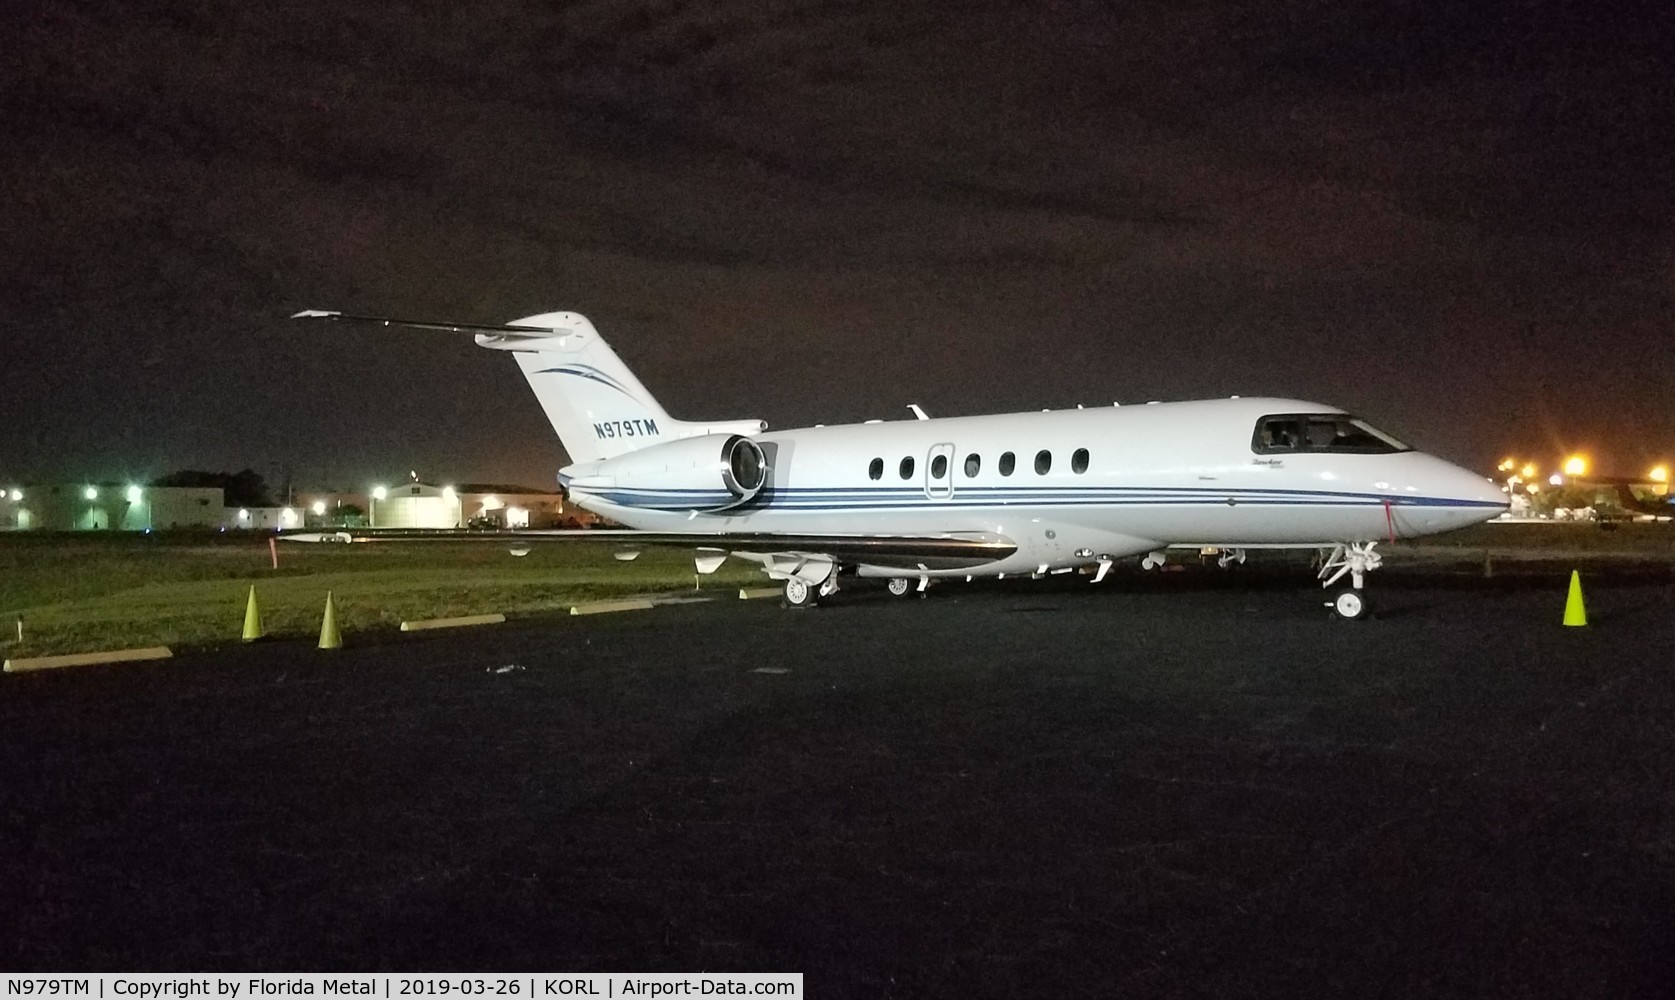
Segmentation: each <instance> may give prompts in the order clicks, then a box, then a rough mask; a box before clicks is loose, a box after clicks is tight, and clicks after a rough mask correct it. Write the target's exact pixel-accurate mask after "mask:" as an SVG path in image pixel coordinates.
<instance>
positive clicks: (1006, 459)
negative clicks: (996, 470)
mask: <svg viewBox="0 0 1675 1000" xmlns="http://www.w3.org/2000/svg"><path fill="white" fill-rule="evenodd" d="M1017 461H1018V460H1017V459H1016V458H1014V457H1013V456H1012V453H1011V452H1009V451H1003V452H1001V453H1000V474H1001V475H1003V476H1010V475H1011V474H1012V467H1013V466H1014V465H1016V464H1017Z"/></svg>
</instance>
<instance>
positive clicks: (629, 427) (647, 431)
mask: <svg viewBox="0 0 1675 1000" xmlns="http://www.w3.org/2000/svg"><path fill="white" fill-rule="evenodd" d="M593 436H594V437H597V438H631V437H656V436H657V421H655V420H606V421H604V422H603V423H597V424H594V425H593Z"/></svg>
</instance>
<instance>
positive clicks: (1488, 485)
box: [1437, 460, 1510, 530]
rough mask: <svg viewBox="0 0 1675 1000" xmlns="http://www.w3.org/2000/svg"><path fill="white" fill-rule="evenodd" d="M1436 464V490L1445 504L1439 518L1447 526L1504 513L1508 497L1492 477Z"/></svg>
mask: <svg viewBox="0 0 1675 1000" xmlns="http://www.w3.org/2000/svg"><path fill="white" fill-rule="evenodd" d="M1437 464H1439V465H1441V466H1443V469H1441V470H1439V471H1440V472H1441V473H1442V474H1441V475H1439V476H1438V477H1437V478H1438V480H1439V482H1438V483H1437V485H1438V487H1439V489H1438V491H1437V492H1438V494H1439V495H1440V496H1441V497H1442V498H1443V499H1444V501H1445V502H1446V503H1447V504H1448V508H1447V510H1446V512H1445V514H1444V517H1443V521H1444V522H1445V523H1446V527H1447V528H1463V527H1465V526H1467V525H1470V524H1477V523H1478V522H1480V521H1488V520H1491V519H1493V518H1496V517H1499V516H1500V515H1502V514H1504V513H1506V511H1507V509H1508V507H1509V506H1510V500H1509V499H1508V497H1507V495H1506V494H1505V493H1502V492H1501V489H1500V487H1499V486H1497V485H1496V484H1495V483H1494V482H1493V481H1492V480H1490V479H1488V478H1486V477H1484V476H1482V475H1479V474H1478V473H1475V472H1473V471H1471V470H1470V469H1463V468H1461V467H1460V466H1458V465H1453V464H1451V463H1447V462H1442V461H1440V460H1439V461H1438V463H1437ZM1438 527H1443V524H1439V525H1438ZM1445 530H1446V529H1445Z"/></svg>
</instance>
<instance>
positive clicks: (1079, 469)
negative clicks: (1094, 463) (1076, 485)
mask: <svg viewBox="0 0 1675 1000" xmlns="http://www.w3.org/2000/svg"><path fill="white" fill-rule="evenodd" d="M1070 471H1071V472H1074V473H1076V475H1078V476H1079V475H1081V474H1082V473H1084V472H1086V471H1088V450H1087V449H1086V448H1077V449H1076V450H1075V451H1074V452H1072V453H1071V455H1070Z"/></svg>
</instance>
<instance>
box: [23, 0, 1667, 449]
mask: <svg viewBox="0 0 1675 1000" xmlns="http://www.w3.org/2000/svg"><path fill="white" fill-rule="evenodd" d="M12 16H13V17H15V21H16V24H17V28H18V30H17V31H16V33H15V34H14V36H13V43H12V46H11V47H12V49H13V50H15V52H16V53H17V56H16V58H9V59H7V60H5V61H4V62H3V63H0V115H3V116H4V118H5V120H6V121H7V122H8V126H9V127H8V130H7V131H8V135H10V136H13V137H14V141H11V142H9V143H8V144H7V145H6V147H5V148H4V149H0V196H3V197H4V199H5V203H6V204H7V205H8V206H9V208H10V211H9V219H8V225H7V226H5V227H0V253H3V254H4V258H5V259H6V260H8V261H15V262H17V263H16V264H15V265H11V266H8V267H6V268H4V269H0V294H3V295H4V296H5V299H6V300H7V304H8V308H7V310H6V317H5V320H4V323H5V325H6V330H5V339H6V345H5V346H6V351H7V356H8V363H7V368H8V371H9V372H12V373H18V372H22V373H26V374H25V375H24V376H23V377H21V378H14V379H13V380H11V381H12V384H13V388H12V389H11V392H10V396H9V397H8V399H7V405H6V409H5V418H4V420H3V421H0V471H3V470H5V469H16V470H21V472H22V473H23V474H26V475H56V474H65V475H68V474H84V473H86V474H96V475H107V474H108V473H107V469H108V468H110V467H113V465H114V464H128V465H133V464H140V465H155V466H157V467H159V470H160V471H162V470H163V468H164V467H169V468H172V467H175V466H186V465H190V466H208V465H222V466H226V467H228V468H239V467H244V466H246V465H252V464H254V465H256V466H258V467H262V468H269V467H273V468H277V467H279V466H288V467H291V468H292V469H293V470H300V472H299V474H303V475H318V476H327V477H330V476H336V477H340V478H344V477H362V476H368V475H372V474H375V473H387V472H388V471H389V470H399V471H405V470H406V469H407V468H412V467H415V466H417V467H420V468H422V469H426V470H435V471H436V472H437V474H454V475H460V476H469V477H473V478H480V479H527V480H531V481H544V480H545V478H546V477H547V476H548V475H550V471H551V466H552V465H553V464H554V463H555V462H556V460H557V448H556V445H555V444H554V443H553V442H552V441H551V439H550V435H549V434H548V433H547V431H546V429H545V427H544V425H543V423H542V421H541V418H540V416H539V413H538V411H537V410H536V408H535V406H534V404H533V403H532V402H531V401H529V400H527V399H525V398H523V394H522V393H521V392H520V389H521V387H520V386H519V385H518V381H517V376H516V375H515V373H514V372H513V370H512V369H511V368H510V366H508V365H506V364H505V359H504V358H501V357H499V356H497V355H493V354H491V353H490V352H483V351H475V350H473V349H471V348H470V347H469V346H468V345H465V344H461V343H458V342H456V341H453V340H449V339H447V338H438V337H424V336H407V337H401V336H395V335H391V336H367V335H365V334H355V335H352V336H346V335H344V334H343V333H342V332H341V331H321V330H317V329H313V328H307V327H303V326H301V325H299V324H288V323H286V322H285V321H284V319H283V317H284V316H286V315H288V314H289V313H290V312H292V311H294V310H296V309H298V308H302V307H305V306H322V307H342V308H348V309H352V310H356V311H363V312H388V313H392V314H404V315H424V316H439V317H452V318H458V319H462V320H479V321H501V320H506V319H509V318H512V317H514V316H518V315H525V314H528V313H533V312H539V311H546V310H550V309H555V308H573V309H577V310H580V311H583V312H586V313H588V314H589V315H591V316H592V317H593V318H594V319H595V321H596V322H597V323H598V324H599V325H600V326H601V328H602V329H604V330H605V331H606V333H607V335H608V336H610V337H611V338H612V340H613V342H614V343H615V344H616V345H617V346H618V347H619V349H620V350H621V352H622V353H623V355H624V356H625V357H627V358H629V359H630V360H631V361H632V362H633V363H635V364H636V365H637V367H639V368H641V369H642V375H643V377H644V379H645V381H646V382H647V383H648V384H649V385H650V386H651V387H652V388H653V389H654V390H656V391H658V392H659V394H660V395H661V396H662V397H664V401H665V402H666V404H667V405H669V407H670V408H671V409H673V410H675V411H676V412H679V413H682V414H683V415H691V416H705V417H731V416H741V415H749V416H761V417H765V418H767V419H769V420H770V421H771V422H772V423H774V424H775V425H779V426H786V425H795V424H799V423H804V422H816V421H823V422H835V421H838V420H844V419H863V418H868V417H873V416H888V415H892V414H894V413H897V412H900V410H899V408H900V406H901V404H903V403H905V402H908V401H917V402H920V403H923V404H925V405H926V406H927V407H929V408H930V409H932V411H933V412H945V413H951V412H976V411H981V410H988V409H996V408H1013V407H1016V408H1039V407H1041V406H1061V405H1073V404H1075V403H1076V402H1088V403H1097V402H1109V401H1110V400H1111V399H1113V398H1115V399H1124V400H1143V399H1152V398H1173V397H1179V396H1190V395H1223V394H1229V393H1234V392H1239V393H1245V394H1253V393H1257V392H1275V393H1284V394H1288V395H1299V396H1303V397H1314V398H1321V399H1324V400H1327V401H1331V402H1336V403H1340V404H1344V405H1350V406H1355V407H1359V408H1362V409H1364V410H1366V411H1368V412H1370V413H1373V414H1374V415H1376V416H1379V417H1381V418H1384V419H1387V420H1389V421H1390V422H1392V423H1395V424H1397V425H1399V426H1400V427H1401V429H1402V430H1403V431H1404V432H1405V433H1407V434H1409V435H1410V436H1412V437H1413V438H1415V439H1417V440H1418V441H1420V442H1421V443H1423V444H1426V445H1429V446H1432V447H1434V448H1436V449H1438V450H1441V451H1444V452H1446V453H1449V454H1451V455H1454V456H1456V457H1459V458H1462V459H1483V458H1486V457H1490V456H1491V455H1492V454H1493V453H1496V452H1499V451H1502V450H1505V449H1507V448H1513V447H1516V448H1520V449H1534V448H1546V447H1553V448H1559V447H1569V446H1574V445H1580V444H1591V445H1593V446H1595V447H1599V448H1610V449H1613V451H1612V454H1613V455H1615V456H1616V457H1617V458H1618V460H1620V461H1621V463H1622V464H1623V465H1624V466H1625V467H1629V468H1631V469H1632V466H1634V465H1635V464H1638V463H1639V462H1640V461H1641V460H1642V458H1644V457H1646V456H1647V455H1650V454H1653V453H1657V452H1662V453H1664V454H1665V455H1666V456H1667V454H1668V453H1669V452H1671V451H1675V418H1672V417H1671V416H1670V415H1669V412H1668V409H1667V407H1666V406H1665V405H1664V404H1663V402H1662V401H1663V399H1664V398H1666V397H1667V394H1668V387H1667V386H1666V385H1663V384H1661V382H1660V379H1661V378H1665V377H1666V376H1664V375H1663V373H1667V372H1668V371H1670V370H1675V338H1672V337H1670V336H1669V330H1668V326H1667V324H1668V316H1669V315H1670V314H1671V310H1670V306H1671V305H1672V302H1671V299H1672V298H1675V296H1672V295H1671V277H1672V276H1675V253H1672V251H1671V237H1672V232H1671V221H1670V220H1671V218H1672V217H1675V215H1672V212H1671V209H1672V208H1675V206H1672V205H1671V204H1670V192H1671V190H1675V185H1672V184H1671V183H1670V182H1671V180H1675V170H1672V169H1671V166H1672V164H1671V161H1670V156H1671V152H1670V151H1671V150H1675V135H1672V134H1671V132H1672V122H1675V94H1672V89H1671V87H1672V85H1671V83H1670V80H1671V79H1672V77H1671V74H1669V73H1668V72H1667V70H1668V68H1669V67H1668V65H1667V63H1668V57H1667V53H1668V52H1670V51H1675V33H1672V32H1671V30H1670V23H1671V17H1670V14H1669V13H1668V12H1667V11H1666V10H1665V9H1663V8H1662V7H1661V6H1659V5H1656V4H1652V3H1629V4H1579V3H1540V2H1533V0H1525V2H1512V0H1507V2H1496V0H1491V2H1486V3H1474V4H1441V3H1413V2H1409V3H1370V2H1368V3H1333V4H1325V3H1319V2H1314V0H1306V2H1305V0H1280V2H1268V3H1262V4H1257V3H1244V4H1241V3H1230V2H1218V0H1204V2H1192V3H1184V4H1183V3H1161V2H1160V3H1136V4H1124V5H1111V4H1106V3H1096V2H1093V0H1086V2H1080V0H1061V2H1058V3H1048V4H1039V5H1015V4H1005V3H1000V2H998V0H995V2H978V3H971V4H961V5H958V9H957V10H956V9H955V8H954V7H949V6H947V5H941V4H932V3H906V4H903V3H895V2H890V3H886V2H882V0H830V2H806V3H796V2H787V0H779V2H760V3H721V2H717V0H709V2H703V0H664V2H606V0H592V2H581V3H570V4H559V5H551V4H536V3H532V2H522V0H489V2H486V3H481V4H471V5H464V6H461V5H451V4H440V3H375V4H360V5H352V6H343V5H308V4H295V5H293V4H235V3H230V2H226V3H221V2H200V3H157V4H149V5H139V6H132V5H131V6H130V7H127V8H124V7H120V6H118V7H112V6H110V5H103V4H94V3H78V2H71V0H46V2H37V3H32V4H29V5H26V7H25V8H24V9H23V10H22V11H21V12H20V13H18V14H16V15H12ZM416 427H417V428H423V433H419V434H415V433H413V432H412V428H416Z"/></svg>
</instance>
